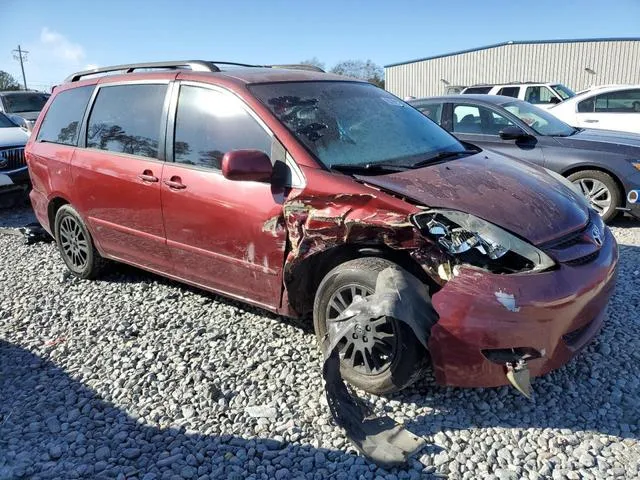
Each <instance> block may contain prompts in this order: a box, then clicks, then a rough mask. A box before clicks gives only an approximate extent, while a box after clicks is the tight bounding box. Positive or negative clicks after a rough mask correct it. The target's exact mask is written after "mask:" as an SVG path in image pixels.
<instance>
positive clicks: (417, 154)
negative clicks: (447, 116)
mask: <svg viewBox="0 0 640 480" xmlns="http://www.w3.org/2000/svg"><path fill="white" fill-rule="evenodd" d="M249 88H250V89H251V91H252V93H253V94H254V95H255V96H256V97H257V98H258V99H259V100H260V101H261V102H262V103H263V104H264V105H266V106H267V107H268V108H269V109H270V110H271V111H272V112H273V114H274V115H275V116H276V117H277V118H278V119H279V120H280V121H281V122H282V123H283V124H284V125H285V126H286V127H287V128H288V129H289V130H290V131H291V132H292V133H293V134H294V135H295V136H296V138H297V139H298V140H299V141H300V142H301V143H302V144H303V145H304V146H305V147H307V149H308V150H309V151H310V152H311V153H312V154H313V155H315V157H316V158H317V159H318V160H319V161H320V162H321V163H322V164H324V165H325V166H326V167H331V166H332V165H336V164H348V165H367V164H375V163H398V164H407V163H412V161H414V160H421V159H424V158H427V157H430V156H432V154H433V153H436V152H442V151H461V150H463V147H462V145H461V144H460V143H459V142H458V141H457V140H456V139H455V138H454V137H453V136H451V135H450V134H449V133H447V132H446V131H444V130H443V129H442V128H440V127H439V126H438V125H436V124H435V123H433V122H432V121H431V120H429V119H428V118H427V117H425V116H424V115H422V114H421V113H420V112H419V111H418V110H416V109H415V108H413V107H411V106H410V105H408V104H406V103H405V102H403V101H401V100H399V99H398V98H396V97H394V96H393V95H391V94H390V93H388V92H385V91H384V90H382V89H380V88H378V87H375V86H373V85H371V84H368V83H357V82H333V81H329V82H327V81H320V82H289V83H273V84H255V85H251V86H250V87H249Z"/></svg>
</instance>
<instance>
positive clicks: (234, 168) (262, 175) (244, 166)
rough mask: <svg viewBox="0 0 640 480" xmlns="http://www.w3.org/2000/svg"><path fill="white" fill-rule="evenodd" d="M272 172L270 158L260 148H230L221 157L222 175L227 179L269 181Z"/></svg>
mask: <svg viewBox="0 0 640 480" xmlns="http://www.w3.org/2000/svg"><path fill="white" fill-rule="evenodd" d="M272 174H273V166H272V165H271V159H270V158H269V156H268V155H267V154H266V153H264V152H261V151H260V150H232V151H231V152H227V153H225V154H224V157H222V175H224V178H226V179H227V180H242V181H245V182H269V181H270V180H271V176H272Z"/></svg>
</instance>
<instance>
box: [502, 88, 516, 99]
mask: <svg viewBox="0 0 640 480" xmlns="http://www.w3.org/2000/svg"><path fill="white" fill-rule="evenodd" d="M519 92H520V87H502V88H501V89H500V90H498V95H504V96H505V97H513V98H518V93H519Z"/></svg>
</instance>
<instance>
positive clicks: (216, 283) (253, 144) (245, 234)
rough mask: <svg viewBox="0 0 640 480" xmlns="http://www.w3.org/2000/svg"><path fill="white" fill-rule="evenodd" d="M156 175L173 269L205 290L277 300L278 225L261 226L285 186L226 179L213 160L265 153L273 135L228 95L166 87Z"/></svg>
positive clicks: (276, 209) (276, 208)
mask: <svg viewBox="0 0 640 480" xmlns="http://www.w3.org/2000/svg"><path fill="white" fill-rule="evenodd" d="M171 110H172V112H171V113H170V115H171V116H170V123H174V125H170V127H169V131H174V132H175V140H174V141H173V142H171V139H170V142H169V143H172V145H168V148H167V151H168V152H169V153H170V159H169V160H173V161H172V162H167V163H166V165H165V169H164V171H163V175H162V181H161V191H162V195H161V197H162V211H163V217H164V224H165V230H166V236H167V245H168V247H169V250H170V252H171V256H172V260H173V263H174V271H175V272H176V274H177V275H178V276H180V277H181V278H183V279H185V280H188V281H190V282H193V283H196V284H198V285H201V286H204V287H206V288H209V289H212V290H216V291H220V292H222V293H225V294H228V295H231V296H235V297H240V298H243V299H246V300H248V301H249V302H251V303H255V304H259V305H262V306H265V307H267V308H272V309H274V308H276V307H277V306H278V305H279V299H280V293H281V285H282V278H281V274H282V266H283V263H284V248H285V232H284V229H272V230H268V231H263V228H264V224H265V223H267V222H268V221H269V220H270V219H273V218H277V217H281V216H282V204H283V202H284V194H285V190H284V189H283V188H281V187H274V186H272V185H271V184H269V183H260V182H250V181H231V180H227V179H226V178H224V176H223V175H222V173H221V171H220V163H221V160H222V156H223V155H224V153H226V152H228V151H230V150H237V149H254V150H262V151H264V152H266V153H267V154H270V153H271V144H272V141H273V138H272V136H271V134H270V133H269V132H268V131H267V130H266V129H265V127H264V126H263V125H261V124H260V122H259V121H258V120H257V119H256V118H255V117H254V115H253V114H252V113H251V112H250V111H249V109H248V108H247V107H246V106H245V105H244V103H243V102H241V101H240V100H239V99H237V98H236V97H233V96H231V95H230V94H228V93H226V92H224V91H222V90H219V89H216V88H209V87H205V86H200V85H197V84H186V83H185V84H182V85H181V86H180V87H179V89H178V88H176V89H175V92H174V100H173V102H172V106H171Z"/></svg>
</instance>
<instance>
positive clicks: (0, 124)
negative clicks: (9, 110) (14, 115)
mask: <svg viewBox="0 0 640 480" xmlns="http://www.w3.org/2000/svg"><path fill="white" fill-rule="evenodd" d="M17 126H18V125H16V124H15V123H13V122H12V121H11V120H10V119H9V117H7V116H6V115H5V114H4V113H0V128H15V127H17Z"/></svg>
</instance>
